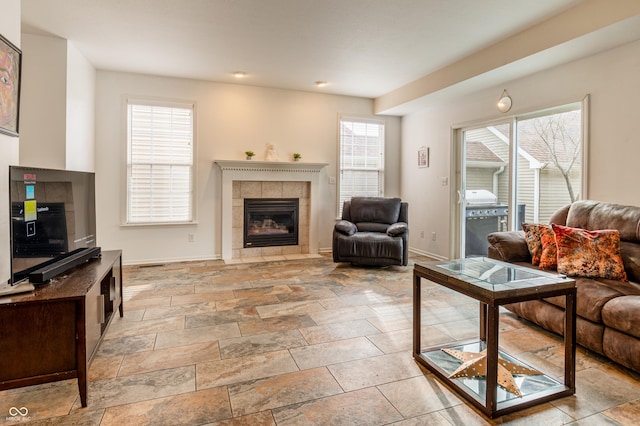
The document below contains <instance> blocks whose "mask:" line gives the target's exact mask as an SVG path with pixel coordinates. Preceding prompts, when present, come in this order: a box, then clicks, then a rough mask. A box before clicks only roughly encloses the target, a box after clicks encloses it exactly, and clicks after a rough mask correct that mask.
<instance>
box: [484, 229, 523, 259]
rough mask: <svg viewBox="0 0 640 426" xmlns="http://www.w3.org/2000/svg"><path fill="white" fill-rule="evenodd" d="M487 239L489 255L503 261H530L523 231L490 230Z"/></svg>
mask: <svg viewBox="0 0 640 426" xmlns="http://www.w3.org/2000/svg"><path fill="white" fill-rule="evenodd" d="M487 240H488V241H489V257H492V258H494V259H497V260H503V261H505V262H531V253H529V247H528V246H527V241H526V240H525V238H524V232H523V231H507V232H492V233H491V234H489V235H487Z"/></svg>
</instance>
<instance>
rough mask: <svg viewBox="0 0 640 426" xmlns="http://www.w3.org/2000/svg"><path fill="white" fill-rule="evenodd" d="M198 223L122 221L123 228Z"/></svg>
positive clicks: (195, 223)
mask: <svg viewBox="0 0 640 426" xmlns="http://www.w3.org/2000/svg"><path fill="white" fill-rule="evenodd" d="M193 225H198V221H196V220H194V221H191V222H139V223H121V224H120V227H121V228H138V227H153V226H162V227H165V226H193Z"/></svg>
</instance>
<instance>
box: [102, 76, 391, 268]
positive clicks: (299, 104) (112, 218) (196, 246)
mask: <svg viewBox="0 0 640 426" xmlns="http://www.w3.org/2000/svg"><path fill="white" fill-rule="evenodd" d="M96 88H97V90H96V179H97V183H96V185H97V187H96V193H97V210H98V213H97V215H98V230H97V233H98V244H99V245H100V246H102V248H103V249H109V248H121V249H123V261H124V262H125V263H150V262H162V261H173V260H196V259H213V258H219V257H220V255H221V229H220V227H221V216H220V212H221V210H220V197H221V194H220V188H219V185H220V178H221V175H220V171H219V169H218V168H217V167H214V165H213V161H214V160H216V159H243V158H244V151H245V150H252V151H254V152H256V159H257V160H262V159H264V155H265V151H266V145H267V143H274V144H276V148H277V150H278V151H279V155H280V160H282V161H289V160H290V156H291V154H292V153H293V152H300V153H301V154H302V156H303V161H308V162H314V163H329V166H327V167H325V169H324V170H323V171H322V173H321V176H320V181H321V189H320V191H321V194H320V199H321V200H322V202H323V204H322V206H321V210H320V213H319V216H320V217H321V222H320V226H319V235H320V243H319V247H320V249H321V250H322V249H323V248H324V249H327V248H330V247H331V231H332V228H333V224H334V219H335V216H336V186H335V185H329V184H328V178H329V177H330V176H336V173H337V169H336V159H337V154H336V148H337V120H338V115H339V114H351V115H362V116H370V115H371V113H372V108H373V101H372V100H371V99H364V98H356V97H346V96H333V95H326V94H318V93H311V92H299V91H291V90H279V89H267V88H259V87H253V86H245V85H236V84H222V83H211V82H205V81H196V80H184V79H175V78H163V77H154V76H144V75H135V74H126V73H116V72H108V71H98V73H97V77H96ZM127 95H129V96H133V97H136V96H138V97H140V96H150V97H156V98H164V99H174V100H186V101H195V102H196V105H197V107H196V108H197V115H196V138H197V141H196V143H197V161H196V167H197V172H196V202H197V219H198V224H197V225H181V226H150V227H140V226H138V227H123V226H121V219H122V211H123V208H124V190H125V188H124V182H125V144H126V140H125V125H126V122H125V100H126V97H127ZM388 120H389V126H388V130H389V131H388V137H387V162H388V168H387V176H386V193H387V195H390V196H398V195H399V194H400V179H399V176H400V174H399V173H400V172H399V170H400V167H399V159H400V150H399V140H400V120H399V118H397V117H389V118H388ZM189 233H193V234H195V237H196V241H195V242H188V234H189Z"/></svg>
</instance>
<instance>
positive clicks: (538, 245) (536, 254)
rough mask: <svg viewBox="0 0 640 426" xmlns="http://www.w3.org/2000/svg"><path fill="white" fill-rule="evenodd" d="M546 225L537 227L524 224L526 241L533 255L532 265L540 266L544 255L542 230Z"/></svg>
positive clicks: (531, 224) (532, 224)
mask: <svg viewBox="0 0 640 426" xmlns="http://www.w3.org/2000/svg"><path fill="white" fill-rule="evenodd" d="M542 226H545V225H537V224H535V223H523V224H522V230H523V231H524V239H525V241H526V242H527V247H528V248H529V253H531V264H532V265H536V266H537V265H539V264H540V255H542V241H541V240H540V228H541V227H542Z"/></svg>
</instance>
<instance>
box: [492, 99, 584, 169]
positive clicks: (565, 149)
mask: <svg viewBox="0 0 640 426" xmlns="http://www.w3.org/2000/svg"><path fill="white" fill-rule="evenodd" d="M569 113H574V115H575V116H576V118H578V120H574V121H571V120H568V121H567V122H565V125H566V126H567V128H568V130H569V132H571V134H572V135H573V137H574V138H575V139H579V138H580V121H579V115H578V114H579V112H578V111H570V112H569ZM540 118H541V119H544V118H545V117H540ZM534 120H535V119H531V120H522V121H519V122H518V129H519V132H518V148H519V149H520V150H522V151H524V152H526V154H528V155H529V156H531V157H533V158H534V159H535V160H537V161H538V162H540V163H551V162H552V154H551V151H550V150H549V148H548V147H547V145H546V144H545V143H544V141H543V140H542V138H541V137H540V135H539V134H538V131H537V130H536V128H535V126H534ZM494 129H495V130H497V131H498V132H499V133H500V134H502V135H503V136H504V137H505V140H506V139H508V136H509V135H508V127H507V126H496V127H494ZM573 154H574V147H573V146H572V145H571V144H568V145H563V144H562V143H560V142H558V143H557V144H556V157H557V159H558V161H559V162H560V164H568V163H569V162H570V161H571V158H572V156H573ZM581 160H582V156H581V155H578V157H577V158H576V160H575V162H574V163H575V165H578V164H580V163H581Z"/></svg>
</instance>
